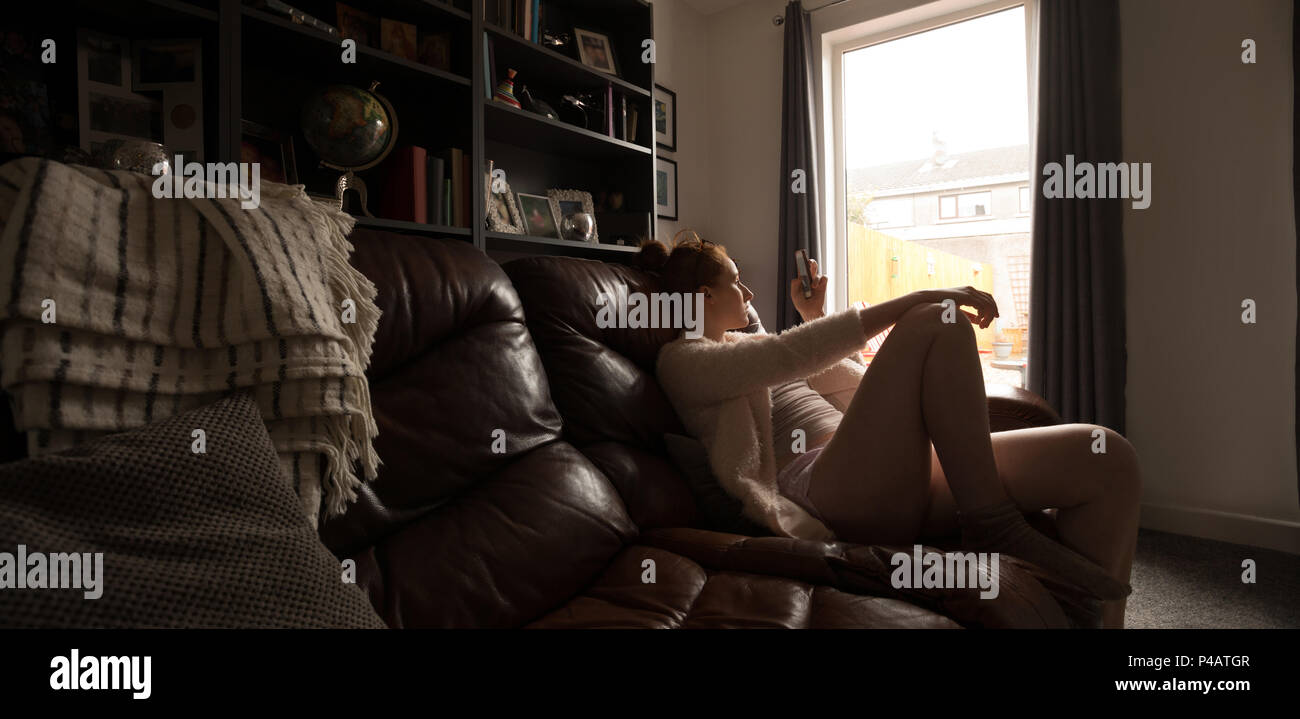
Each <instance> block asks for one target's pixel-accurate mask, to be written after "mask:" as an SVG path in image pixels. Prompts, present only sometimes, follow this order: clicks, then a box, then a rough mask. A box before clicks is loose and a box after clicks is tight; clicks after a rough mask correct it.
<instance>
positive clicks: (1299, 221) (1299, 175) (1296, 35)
mask: <svg viewBox="0 0 1300 719" xmlns="http://www.w3.org/2000/svg"><path fill="white" fill-rule="evenodd" d="M1298 43H1300V11H1297V9H1296V8H1295V7H1294V6H1293V7H1292V9H1291V118H1292V120H1291V121H1292V123H1293V125H1292V136H1291V137H1292V140H1291V177H1292V179H1291V191H1292V192H1294V193H1295V213H1296V218H1295V220H1296V222H1295V225H1296V227H1297V228H1300V114H1296V102H1295V83H1296V78H1297V77H1300V47H1297V44H1298ZM1295 279H1296V288H1297V292H1296V304H1297V306H1300V244H1297V246H1296V265H1295ZM1295 339H1296V347H1297V348H1300V313H1297V314H1296V326H1295ZM1295 386H1296V403H1295V444H1296V457H1295V459H1296V466H1297V467H1300V361H1297V362H1296V364H1295ZM1296 483H1297V486H1298V487H1300V475H1297V477H1296Z"/></svg>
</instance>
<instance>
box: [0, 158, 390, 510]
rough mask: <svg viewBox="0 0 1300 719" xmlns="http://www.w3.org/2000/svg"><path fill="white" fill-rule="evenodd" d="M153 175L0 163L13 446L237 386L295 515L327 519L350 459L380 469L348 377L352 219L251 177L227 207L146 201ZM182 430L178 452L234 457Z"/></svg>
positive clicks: (352, 357) (353, 362) (357, 281)
mask: <svg viewBox="0 0 1300 719" xmlns="http://www.w3.org/2000/svg"><path fill="white" fill-rule="evenodd" d="M155 179H156V178H154V177H152V176H150V175H143V174H136V173H131V172H120V171H118V172H108V171H103V170H96V169H92V168H89V167H81V166H74V165H64V164H60V163H57V162H53V161H49V160H44V159H39V158H22V159H19V160H14V161H12V162H9V163H7V164H5V165H4V166H3V167H0V222H3V223H4V234H3V236H2V237H0V389H3V390H4V391H6V392H8V393H9V395H10V396H11V400H12V408H13V411H14V421H15V425H16V426H17V429H19V430H20V431H25V432H27V433H28V450H29V454H31V455H33V456H35V455H38V454H42V453H47V452H52V451H59V450H62V449H65V448H68V447H71V446H74V445H77V444H80V443H81V442H83V441H85V440H88V439H91V438H94V437H97V436H100V435H103V434H109V433H113V432H118V431H121V430H125V429H129V428H134V427H139V426H142V425H146V424H149V423H151V422H154V421H157V420H161V419H164V418H167V417H171V416H174V415H177V414H181V413H184V412H187V411H189V410H192V409H195V408H198V407H202V406H204V405H207V404H210V403H212V402H214V401H216V400H217V399H219V398H221V397H222V396H224V395H227V394H229V393H233V392H236V391H247V392H248V393H249V394H250V395H251V396H252V397H253V398H254V400H255V401H256V402H257V405H258V408H259V409H260V411H261V413H262V416H263V417H264V418H265V420H266V426H267V430H268V432H269V434H270V436H271V439H272V441H273V442H274V444H275V447H276V450H277V452H278V453H279V456H280V465H281V469H282V471H283V474H284V475H285V478H286V481H288V482H290V483H291V486H293V487H294V489H295V490H296V491H297V492H298V496H299V498H300V499H301V500H302V506H303V510H304V512H305V513H306V514H307V516H308V517H309V518H310V519H311V521H312V522H313V523H315V522H317V520H318V517H319V516H320V515H321V514H322V513H323V514H324V515H325V516H326V517H329V516H334V515H337V514H341V513H342V512H343V510H344V509H345V508H346V506H347V504H348V502H350V501H353V500H355V499H356V496H357V494H356V490H357V488H358V487H359V486H360V484H361V481H362V480H361V479H360V478H359V477H358V476H357V473H356V472H355V471H354V463H355V462H359V463H360V466H361V470H362V472H363V473H364V476H365V479H366V480H371V479H374V477H375V475H376V473H377V470H378V464H379V458H378V456H377V455H376V454H375V450H374V446H373V444H372V442H371V439H372V438H373V437H374V436H375V435H376V434H378V428H377V427H376V425H375V421H374V417H373V415H372V414H371V409H370V392H369V387H368V385H367V383H366V379H365V376H364V372H365V368H366V366H367V365H369V363H370V350H371V343H372V341H373V340H374V334H375V330H376V327H377V326H378V320H379V309H378V307H376V306H375V303H374V297H375V295H376V289H375V286H374V284H373V283H371V282H370V281H369V280H368V279H367V278H366V277H365V276H364V275H362V274H361V273H360V272H358V271H357V270H356V269H354V268H353V267H352V266H351V265H350V264H349V262H348V258H349V256H350V254H351V252H352V245H351V243H349V242H348V240H347V234H348V232H350V231H351V229H352V225H353V222H354V220H353V219H352V218H351V217H350V216H348V215H346V214H344V213H342V212H340V211H338V210H337V209H334V208H330V207H327V206H325V205H323V204H320V203H317V202H314V201H312V200H310V199H309V198H308V197H307V196H306V193H305V192H304V191H303V188H302V187H301V186H287V185H280V184H275V183H262V187H261V203H260V205H259V206H258V207H257V208H255V209H242V208H241V207H240V201H239V199H237V197H236V198H232V199H155V198H154V196H153V193H152V186H153V181H154V180H155ZM212 189H213V188H209V190H212ZM223 194H227V193H223ZM205 195H206V196H207V197H216V196H218V194H217V193H216V192H214V191H209V192H206V193H205ZM203 429H204V428H202V427H195V428H194V430H203ZM191 434H192V437H193V447H192V449H198V450H202V451H204V452H208V453H214V452H238V451H241V448H240V447H239V446H238V445H236V444H234V443H233V442H231V441H227V440H228V439H229V438H226V437H222V436H220V435H219V434H218V435H212V434H208V433H207V432H206V431H204V432H198V431H195V432H192V433H191ZM141 460H142V461H147V458H145V457H142V458H141Z"/></svg>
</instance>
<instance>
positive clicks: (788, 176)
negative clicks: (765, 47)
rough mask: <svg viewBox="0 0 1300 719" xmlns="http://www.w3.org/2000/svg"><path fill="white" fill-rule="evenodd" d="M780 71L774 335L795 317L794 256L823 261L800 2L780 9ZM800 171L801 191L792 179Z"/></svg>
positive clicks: (808, 55)
mask: <svg viewBox="0 0 1300 719" xmlns="http://www.w3.org/2000/svg"><path fill="white" fill-rule="evenodd" d="M782 27H783V28H784V29H785V69H784V72H783V73H782V77H781V177H780V178H779V179H780V180H781V185H780V194H779V195H778V197H779V198H780V203H781V220H780V225H779V231H778V235H777V247H776V251H777V255H776V257H777V260H776V268H777V273H776V303H777V304H776V329H775V331H776V332H780V331H782V330H784V329H786V328H787V327H793V326H794V325H795V324H797V323H798V322H799V319H800V318H799V313H798V312H796V311H795V309H794V306H793V305H791V304H790V279H791V278H793V277H794V276H795V275H796V269H795V260H794V253H795V250H798V249H804V250H807V251H808V256H809V257H811V258H812V259H814V260H817V264H818V265H822V266H824V265H825V263H824V262H822V246H821V245H822V233H821V227H820V225H818V223H817V218H818V214H817V209H818V198H819V197H820V193H819V192H818V187H817V156H816V154H814V145H815V142H816V138H817V133H816V129H815V127H814V126H813V122H814V120H813V118H814V113H813V107H814V106H813V88H812V76H813V74H812V71H813V64H812V31H811V29H810V28H809V26H808V12H807V11H805V10H804V9H803V3H801V2H800V1H799V0H793V1H792V2H790V3H788V4H787V5H786V6H785V24H784V25H782ZM795 170H803V180H802V187H801V188H799V189H801V190H802V192H796V191H795V188H794V187H793V185H794V179H793V178H792V175H793V173H794V171H795Z"/></svg>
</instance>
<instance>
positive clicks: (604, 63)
mask: <svg viewBox="0 0 1300 719" xmlns="http://www.w3.org/2000/svg"><path fill="white" fill-rule="evenodd" d="M573 44H574V45H575V46H576V47H577V48H578V60H580V61H581V62H582V64H583V65H586V66H587V67H589V68H591V69H593V70H599V71H600V72H604V73H608V74H610V75H613V76H614V77H620V75H619V74H618V61H617V59H616V58H615V57H614V46H613V45H612V44H610V42H609V36H608V35H605V34H603V33H599V32H595V31H594V30H586V29H584V28H580V27H575V28H573Z"/></svg>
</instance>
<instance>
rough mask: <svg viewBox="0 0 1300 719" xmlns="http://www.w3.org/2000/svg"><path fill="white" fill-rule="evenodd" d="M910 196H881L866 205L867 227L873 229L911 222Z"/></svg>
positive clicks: (905, 224)
mask: <svg viewBox="0 0 1300 719" xmlns="http://www.w3.org/2000/svg"><path fill="white" fill-rule="evenodd" d="M913 204H914V203H913V201H912V197H911V196H908V197H882V198H881V199H879V200H872V201H871V203H870V204H868V205H867V227H870V228H871V229H873V230H879V229H885V228H890V227H909V226H911V225H912V224H913V214H912V210H913Z"/></svg>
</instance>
